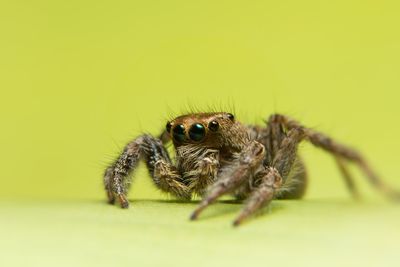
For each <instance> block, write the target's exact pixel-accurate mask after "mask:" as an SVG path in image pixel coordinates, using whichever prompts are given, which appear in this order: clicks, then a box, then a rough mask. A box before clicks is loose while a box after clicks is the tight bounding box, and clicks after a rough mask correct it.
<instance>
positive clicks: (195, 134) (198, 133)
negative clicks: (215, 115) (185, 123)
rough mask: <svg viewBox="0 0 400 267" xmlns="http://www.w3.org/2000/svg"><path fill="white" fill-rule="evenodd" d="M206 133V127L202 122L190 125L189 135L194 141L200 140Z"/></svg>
mask: <svg viewBox="0 0 400 267" xmlns="http://www.w3.org/2000/svg"><path fill="white" fill-rule="evenodd" d="M205 135H206V129H205V128H204V126H203V125H202V124H200V123H195V124H193V125H192V126H191V127H190V130H189V136H190V139H192V140H193V141H200V140H201V139H203V138H204V136H205Z"/></svg>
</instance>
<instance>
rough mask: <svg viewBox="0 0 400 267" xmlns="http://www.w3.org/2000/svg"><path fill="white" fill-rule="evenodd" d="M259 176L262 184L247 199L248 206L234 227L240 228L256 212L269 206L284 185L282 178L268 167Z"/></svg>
mask: <svg viewBox="0 0 400 267" xmlns="http://www.w3.org/2000/svg"><path fill="white" fill-rule="evenodd" d="M257 176H258V179H260V180H261V184H260V185H259V186H258V187H257V188H256V189H255V190H254V191H253V192H252V193H251V194H250V196H249V197H248V198H247V200H246V205H245V206H244V208H243V209H242V211H241V212H240V214H239V216H238V217H237V218H236V219H235V220H234V221H233V225H234V226H238V225H239V224H240V223H241V222H242V221H243V220H244V219H246V218H247V217H249V216H250V215H251V214H253V213H254V212H255V211H256V210H258V209H260V208H261V207H263V206H264V205H266V204H268V203H269V202H270V201H271V200H272V199H273V198H274V196H275V192H276V191H277V190H278V189H279V187H280V186H281V185H282V177H281V176H280V174H279V172H278V171H277V170H276V169H275V168H273V167H267V168H266V169H265V170H264V171H262V172H260V173H258V174H257Z"/></svg>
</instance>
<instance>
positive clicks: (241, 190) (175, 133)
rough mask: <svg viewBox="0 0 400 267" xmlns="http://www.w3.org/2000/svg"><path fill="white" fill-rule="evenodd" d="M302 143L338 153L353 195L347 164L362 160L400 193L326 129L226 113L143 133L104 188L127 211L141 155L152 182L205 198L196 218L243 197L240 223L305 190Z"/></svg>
mask: <svg viewBox="0 0 400 267" xmlns="http://www.w3.org/2000/svg"><path fill="white" fill-rule="evenodd" d="M303 140H307V141H309V142H311V143H312V144H313V145H314V146H317V147H320V148H322V149H323V150H325V151H327V152H328V153H331V154H332V155H333V157H334V159H335V160H336V163H337V165H338V167H339V169H340V171H341V173H342V175H343V177H344V179H345V181H346V184H347V187H348V188H349V190H350V192H351V193H352V194H353V196H355V197H357V196H358V190H357V188H356V187H355V184H354V182H353V179H352V177H351V175H350V173H349V171H348V169H347V165H346V163H347V162H354V163H355V164H357V165H358V166H359V167H360V169H361V170H362V171H363V173H364V174H365V176H366V178H367V179H368V180H369V182H370V183H371V184H372V185H373V186H374V187H375V188H376V189H378V190H379V191H381V192H382V193H384V194H385V195H387V196H389V197H392V198H396V199H398V198H400V194H399V193H397V192H395V191H393V190H392V189H391V188H390V187H388V186H387V185H386V184H384V183H383V182H382V181H381V180H380V178H379V177H378V176H377V175H376V174H375V172H374V171H373V170H372V169H371V168H370V167H369V165H368V164H367V162H366V161H365V159H364V158H363V157H362V156H361V154H360V153H359V152H357V151H356V150H354V149H352V148H350V147H347V146H345V145H343V144H341V143H338V142H336V141H334V140H333V139H331V138H330V137H328V136H326V135H325V134H323V133H320V132H317V131H315V130H313V129H311V128H307V127H305V126H303V125H302V124H300V123H299V122H297V121H296V120H293V119H291V118H290V117H288V116H285V115H281V114H274V115H271V116H270V117H269V119H268V120H267V122H266V126H265V127H262V126H255V125H245V124H243V123H241V122H239V121H237V120H235V117H234V115H233V114H231V113H227V112H212V113H194V114H187V115H183V116H179V117H177V118H175V119H173V120H171V121H169V122H168V123H167V124H166V127H165V130H164V131H163V132H162V134H161V135H160V136H159V137H158V138H156V137H153V136H152V135H150V134H144V135H141V136H139V137H137V138H136V139H134V140H133V141H131V142H130V143H128V144H127V145H126V147H125V149H124V150H123V152H122V154H121V155H120V156H119V157H118V159H117V160H116V161H115V162H114V163H113V164H112V165H111V166H110V167H108V168H107V169H106V171H105V174H104V185H105V190H106V192H107V196H108V200H109V203H111V204H113V203H115V200H118V202H119V204H120V205H121V207H122V208H128V207H129V202H128V199H127V197H126V196H127V191H128V189H129V185H130V182H131V181H130V177H131V173H132V172H133V170H134V169H135V168H136V166H137V165H138V162H139V160H140V159H143V160H144V161H145V163H146V165H147V168H148V170H149V172H150V176H151V178H152V180H153V181H154V184H155V185H156V186H157V187H158V188H159V189H161V190H162V191H164V192H168V193H170V194H172V195H173V196H175V197H177V198H178V199H182V200H190V199H191V198H192V196H193V195H199V196H201V197H202V200H201V202H200V204H199V205H198V207H197V208H196V209H195V210H194V212H193V213H192V215H191V217H190V218H191V219H192V220H195V219H196V218H197V217H198V216H199V214H200V213H201V212H202V211H203V210H204V209H205V208H206V207H207V206H209V205H210V204H212V203H213V202H215V201H216V200H217V199H218V198H219V197H220V196H222V195H224V194H231V195H233V196H234V197H235V198H236V199H238V200H245V205H244V207H243V209H242V210H241V212H240V213H239V215H238V217H237V218H236V219H235V220H234V222H233V224H234V225H235V226H237V225H239V224H240V223H241V222H242V221H243V220H244V219H246V218H247V217H249V216H250V215H252V214H253V213H254V212H255V211H257V210H259V209H260V208H262V207H263V206H266V205H268V204H269V203H270V202H271V200H273V199H274V198H279V199H299V198H301V197H302V196H303V195H304V193H305V189H306V185H307V175H306V171H305V167H304V164H303V161H302V160H301V158H300V157H299V156H298V154H297V148H298V145H299V143H300V142H301V141H303ZM170 141H172V143H173V145H174V148H175V152H176V155H175V160H174V161H172V160H171V158H170V156H169V154H168V152H167V150H166V148H165V147H164V145H165V144H167V143H168V142H170Z"/></svg>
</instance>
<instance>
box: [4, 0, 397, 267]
mask: <svg viewBox="0 0 400 267" xmlns="http://www.w3.org/2000/svg"><path fill="white" fill-rule="evenodd" d="M399 14H400V8H399V1H386V0H383V1H379V2H378V1H349V0H339V1H320V0H306V1H295V0H288V1H244V0H243V1H235V0H233V1H211V0H210V1H207V0H206V1H187V0H170V1H155V0H149V1H132V0H115V1H111V0H105V1H98V0H96V1H94V0H86V1H85V0H71V1H53V0H37V1H28V0H2V1H0V125H1V130H0V151H1V152H0V162H1V172H0V182H1V186H0V231H1V236H0V237H1V241H0V242H1V246H2V247H6V249H5V250H4V249H2V250H1V257H0V261H2V262H0V266H13V265H17V263H21V265H22V264H23V266H34V265H38V263H45V264H43V265H42V266H50V264H52V265H53V266H55V265H57V266H59V265H64V266H78V265H80V266H88V265H89V264H87V263H89V262H90V263H92V265H96V266H106V265H107V266H111V265H112V261H116V262H118V263H124V266H135V267H136V266H145V265H146V263H156V262H157V263H162V264H163V266H173V267H176V266H179V265H181V266H182V265H183V264H184V265H185V266H196V265H201V264H202V263H207V266H212V264H211V262H214V263H215V265H216V263H225V265H230V266H234V265H239V264H242V265H245V264H244V263H246V266H256V265H261V264H262V265H263V266H277V265H280V262H283V263H285V264H282V265H289V266H296V265H300V266H302V265H303V266H308V264H306V263H307V262H309V263H311V265H316V263H322V262H325V263H326V264H327V265H332V266H336V264H335V263H337V262H339V261H341V262H348V264H349V265H352V266H354V265H355V264H352V263H357V262H360V264H361V263H363V264H364V265H365V266H377V265H380V266H387V265H390V264H392V265H395V264H393V263H397V262H399V260H398V257H397V256H396V254H395V253H396V251H397V250H399V245H398V243H399V242H398V240H399V230H398V226H399V225H400V222H399V214H398V212H399V209H400V207H399V206H391V205H390V204H388V203H382V202H381V200H382V199H381V198H380V196H378V194H376V192H374V191H373V190H371V188H370V187H369V185H368V184H367V182H366V181H365V179H364V178H363V177H362V176H361V175H360V173H359V171H358V170H356V169H355V168H352V169H351V170H352V172H353V173H354V174H355V177H356V180H357V184H359V185H360V187H361V192H362V194H363V195H364V196H365V197H366V200H367V203H365V204H357V203H354V202H352V201H351V200H350V198H349V196H348V192H347V191H346V189H345V186H344V185H343V181H342V180H341V178H340V175H339V173H338V171H337V169H336V167H335V165H334V162H333V161H332V159H331V158H330V157H329V156H328V155H326V154H325V153H323V152H321V151H317V150H315V149H314V148H312V147H311V146H310V145H303V146H301V154H302V156H303V157H304V159H305V162H306V163H307V166H308V171H309V176H310V187H309V190H308V193H307V197H306V200H305V201H301V202H279V203H274V204H273V205H274V207H275V208H274V209H273V210H274V211H275V212H274V213H271V214H270V216H264V217H261V218H258V219H257V220H253V221H251V223H249V224H246V225H245V226H244V227H242V228H239V229H237V230H233V229H232V228H231V227H230V223H231V221H232V220H233V218H234V214H233V213H230V211H232V212H233V211H234V212H237V211H238V209H239V207H237V206H236V205H223V204H219V207H213V208H212V209H210V211H207V213H208V214H214V215H215V216H211V217H210V216H209V217H208V218H207V219H205V220H202V221H200V222H198V223H195V224H191V223H189V222H188V221H187V217H188V216H189V214H190V212H191V211H192V210H193V207H194V205H193V204H190V205H189V204H175V203H165V202H161V203H159V202H148V201H147V202H146V201H144V202H143V201H142V202H138V203H136V206H134V207H133V208H132V209H131V210H129V211H121V210H120V209H117V208H114V207H109V206H107V205H103V204H102V203H101V202H100V201H97V202H96V201H93V200H100V199H104V192H103V189H102V178H101V177H102V173H103V170H104V168H105V167H106V166H107V164H109V162H110V161H111V160H112V159H114V158H115V156H116V155H117V154H118V153H119V152H120V151H121V149H122V147H123V146H124V144H125V143H126V142H127V141H128V140H130V139H131V138H133V137H135V136H137V135H138V134H140V133H142V132H144V131H146V132H150V133H153V134H158V133H159V131H160V130H161V129H162V128H163V126H164V125H165V122H166V120H167V119H168V118H170V117H171V116H174V115H179V114H180V112H181V111H182V110H184V111H187V108H186V107H187V106H188V105H190V104H192V105H195V106H197V107H198V108H199V109H202V110H207V107H208V106H210V105H211V106H217V107H221V109H223V110H225V108H224V107H226V106H232V105H233V106H234V108H235V113H236V115H237V118H238V119H239V120H242V121H244V122H248V123H253V122H256V123H262V119H263V118H265V117H267V116H268V115H269V114H271V113H273V112H281V113H287V114H290V115H292V116H294V117H296V118H297V119H299V120H301V121H302V122H304V123H305V124H306V125H310V126H312V127H314V128H316V129H318V130H321V131H323V132H327V133H329V134H330V135H331V136H333V137H335V138H337V139H339V140H342V141H344V142H345V143H348V144H351V145H353V146H354V147H357V148H359V149H360V150H361V151H362V152H363V153H364V154H365V155H366V157H367V158H368V159H369V160H370V162H371V163H372V165H373V166H374V168H375V169H376V170H377V171H378V173H380V174H381V175H382V177H383V178H384V180H385V181H387V182H388V183H390V184H391V185H393V186H395V187H397V188H400V172H399V163H398V159H399V152H398V151H400V142H399V136H400V126H399V125H400V124H399V123H398V119H399V117H400V105H399V99H400V90H399V88H400V75H399V73H400V31H399V29H400V15H399ZM136 177H137V178H138V179H137V180H136V181H135V183H134V185H133V188H132V190H131V194H130V197H131V198H133V199H161V200H166V199H170V198H169V197H167V196H164V195H162V194H160V193H159V192H158V191H157V190H156V189H155V188H154V186H153V185H152V184H151V182H150V181H149V180H150V179H149V177H148V175H147V173H146V171H145V169H144V168H143V166H141V167H140V170H139V172H137V175H136ZM87 200H89V201H87ZM227 211H229V214H228V213H225V212H227ZM205 215H206V214H205ZM205 217H207V216H205ZM106 240H107V241H106ZM108 240H110V241H108ZM45 255H46V256H45ZM253 256H254V257H253ZM328 256H329V257H328ZM267 261H270V262H273V264H272V263H270V264H267V263H265V264H264V263H263V262H267ZM56 263H57V264H56ZM383 263H384V264H383ZM118 265H122V264H118ZM220 265H223V264H220ZM357 265H359V264H357ZM397 265H399V264H397ZM319 266H321V265H319Z"/></svg>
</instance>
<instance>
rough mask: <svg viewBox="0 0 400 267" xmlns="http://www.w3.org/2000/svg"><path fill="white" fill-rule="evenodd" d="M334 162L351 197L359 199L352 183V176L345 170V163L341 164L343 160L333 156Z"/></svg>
mask: <svg viewBox="0 0 400 267" xmlns="http://www.w3.org/2000/svg"><path fill="white" fill-rule="evenodd" d="M335 160H336V163H337V165H338V168H339V170H340V172H341V173H342V176H343V178H344V181H345V182H346V186H347V188H348V189H349V191H350V193H351V195H352V196H353V197H354V198H355V199H359V198H360V194H359V192H358V189H357V186H356V184H355V183H354V179H353V176H352V175H351V174H350V172H349V170H348V169H347V166H346V163H345V162H343V159H342V158H341V157H339V156H335Z"/></svg>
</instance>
